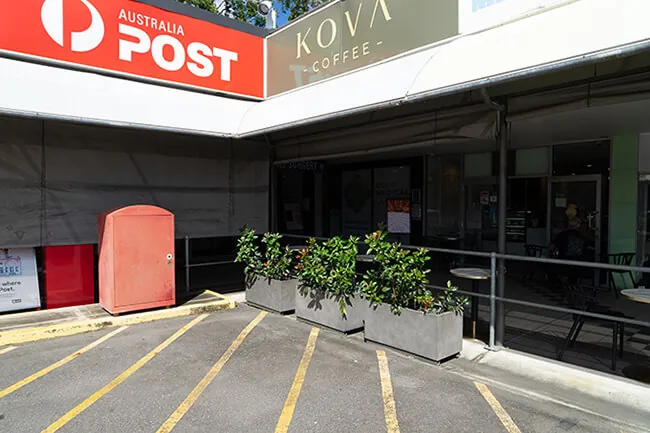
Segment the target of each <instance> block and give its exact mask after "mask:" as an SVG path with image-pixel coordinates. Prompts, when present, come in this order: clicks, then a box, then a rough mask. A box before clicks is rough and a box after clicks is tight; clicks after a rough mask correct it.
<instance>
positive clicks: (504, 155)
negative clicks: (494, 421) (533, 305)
mask: <svg viewBox="0 0 650 433" xmlns="http://www.w3.org/2000/svg"><path fill="white" fill-rule="evenodd" d="M506 110H507V109H504V110H500V111H497V120H498V126H497V127H498V135H497V138H498V143H499V207H498V217H499V223H498V224H499V245H498V247H499V248H498V251H499V253H501V254H506V194H507V181H508V176H507V174H508V172H507V169H508V123H507V122H506ZM498 265H499V266H498V269H499V271H498V289H497V293H498V296H499V297H501V298H503V297H505V292H506V280H505V269H506V266H505V260H504V259H502V258H500V259H499V263H498ZM505 318H506V315H505V305H504V304H503V302H499V303H498V304H497V305H496V344H497V345H498V346H503V337H504V329H505Z"/></svg>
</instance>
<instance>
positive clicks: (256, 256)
mask: <svg viewBox="0 0 650 433" xmlns="http://www.w3.org/2000/svg"><path fill="white" fill-rule="evenodd" d="M281 239H282V236H281V235H279V234H276V233H266V234H264V236H263V238H262V244H263V245H264V247H265V248H264V255H262V253H261V252H260V244H259V236H257V235H256V234H255V230H253V229H251V228H250V227H244V228H243V229H242V231H241V235H240V236H239V239H238V240H237V257H236V258H235V262H237V263H243V264H244V265H245V268H244V272H245V274H246V283H247V284H252V283H254V282H255V280H257V278H260V277H263V278H265V279H267V280H270V279H273V280H284V279H287V278H289V277H290V274H291V251H290V250H289V249H288V248H282V245H281V242H280V240H281Z"/></svg>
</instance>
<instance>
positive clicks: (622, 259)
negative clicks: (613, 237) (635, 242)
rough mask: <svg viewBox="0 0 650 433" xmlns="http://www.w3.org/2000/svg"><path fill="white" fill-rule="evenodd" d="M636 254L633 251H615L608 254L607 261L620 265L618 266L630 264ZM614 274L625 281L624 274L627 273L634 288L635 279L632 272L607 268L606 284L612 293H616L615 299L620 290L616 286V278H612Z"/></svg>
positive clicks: (635, 285)
mask: <svg viewBox="0 0 650 433" xmlns="http://www.w3.org/2000/svg"><path fill="white" fill-rule="evenodd" d="M635 256H636V254H635V253H616V254H608V255H607V257H608V261H609V263H610V264H611V265H620V266H632V261H633V260H634V257H635ZM614 275H620V277H621V279H622V280H623V281H625V275H629V277H630V280H631V282H632V285H633V286H634V287H635V288H636V287H637V284H638V283H637V281H636V280H635V279H634V274H633V273H632V272H630V271H612V270H608V271H607V285H608V286H609V290H610V291H612V292H614V295H616V299H618V297H619V294H618V292H620V291H621V289H619V288H618V287H616V280H615V279H614Z"/></svg>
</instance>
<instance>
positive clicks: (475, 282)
mask: <svg viewBox="0 0 650 433" xmlns="http://www.w3.org/2000/svg"><path fill="white" fill-rule="evenodd" d="M449 272H451V274H452V275H454V276H455V277H458V278H464V279H466V280H472V292H473V293H478V289H479V284H480V283H481V281H483V280H489V279H490V277H491V272H490V270H489V269H482V268H456V269H452V270H450V271H449ZM477 320H478V299H477V298H476V297H474V296H473V297H472V338H476V321H477Z"/></svg>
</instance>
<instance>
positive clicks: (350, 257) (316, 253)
mask: <svg viewBox="0 0 650 433" xmlns="http://www.w3.org/2000/svg"><path fill="white" fill-rule="evenodd" d="M358 242H359V239H358V238H355V237H350V238H349V239H347V240H345V239H341V238H339V237H334V238H332V239H329V240H327V241H325V242H321V243H319V242H317V241H316V239H310V240H309V241H308V242H307V248H305V249H303V250H301V251H300V252H299V254H298V264H297V265H296V274H297V276H298V280H299V281H300V290H301V293H302V295H303V296H307V294H308V293H309V290H310V289H311V290H320V291H323V292H324V294H325V296H327V297H328V298H333V299H336V300H337V301H338V303H339V308H340V310H341V315H342V316H343V317H346V316H347V311H346V305H351V298H352V297H353V296H354V295H355V294H356V293H357V292H358V290H357V286H356V273H355V272H356V257H357V252H358V246H357V243H358Z"/></svg>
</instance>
